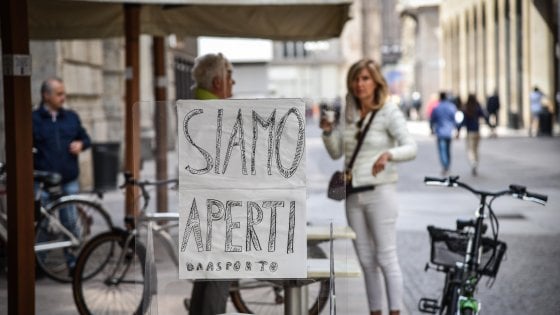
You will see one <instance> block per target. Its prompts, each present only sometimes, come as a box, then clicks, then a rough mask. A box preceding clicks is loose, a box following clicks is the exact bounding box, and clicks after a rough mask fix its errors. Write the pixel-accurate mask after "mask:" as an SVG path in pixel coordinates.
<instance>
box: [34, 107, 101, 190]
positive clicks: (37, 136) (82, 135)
mask: <svg viewBox="0 0 560 315" xmlns="http://www.w3.org/2000/svg"><path fill="white" fill-rule="evenodd" d="M74 140H80V141H82V143H83V148H82V149H83V150H85V149H87V148H89V147H90V145H91V141H90V138H89V136H88V134H87V132H86V130H85V129H84V127H83V126H82V123H81V121H80V118H79V117H78V115H77V114H76V113H75V112H74V111H72V110H68V109H61V110H59V111H58V114H57V116H56V119H53V117H52V116H51V114H50V113H49V111H48V110H47V109H46V108H45V106H44V105H43V104H41V105H40V106H39V108H38V109H36V110H34V111H33V147H34V148H35V149H36V152H35V154H34V155H33V157H34V159H33V161H34V168H35V169H36V170H41V171H50V172H57V173H60V175H62V183H67V182H70V181H72V180H74V179H76V178H78V175H79V173H80V170H79V166H78V156H77V155H74V154H72V153H70V143H71V142H72V141H74Z"/></svg>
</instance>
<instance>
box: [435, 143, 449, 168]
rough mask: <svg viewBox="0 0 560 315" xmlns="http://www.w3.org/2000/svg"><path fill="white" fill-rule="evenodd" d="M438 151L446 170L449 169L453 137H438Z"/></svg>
mask: <svg viewBox="0 0 560 315" xmlns="http://www.w3.org/2000/svg"><path fill="white" fill-rule="evenodd" d="M437 144H438V152H439V161H440V162H441V166H442V167H443V170H444V171H446V172H447V171H449V165H450V164H451V139H446V138H438V139H437Z"/></svg>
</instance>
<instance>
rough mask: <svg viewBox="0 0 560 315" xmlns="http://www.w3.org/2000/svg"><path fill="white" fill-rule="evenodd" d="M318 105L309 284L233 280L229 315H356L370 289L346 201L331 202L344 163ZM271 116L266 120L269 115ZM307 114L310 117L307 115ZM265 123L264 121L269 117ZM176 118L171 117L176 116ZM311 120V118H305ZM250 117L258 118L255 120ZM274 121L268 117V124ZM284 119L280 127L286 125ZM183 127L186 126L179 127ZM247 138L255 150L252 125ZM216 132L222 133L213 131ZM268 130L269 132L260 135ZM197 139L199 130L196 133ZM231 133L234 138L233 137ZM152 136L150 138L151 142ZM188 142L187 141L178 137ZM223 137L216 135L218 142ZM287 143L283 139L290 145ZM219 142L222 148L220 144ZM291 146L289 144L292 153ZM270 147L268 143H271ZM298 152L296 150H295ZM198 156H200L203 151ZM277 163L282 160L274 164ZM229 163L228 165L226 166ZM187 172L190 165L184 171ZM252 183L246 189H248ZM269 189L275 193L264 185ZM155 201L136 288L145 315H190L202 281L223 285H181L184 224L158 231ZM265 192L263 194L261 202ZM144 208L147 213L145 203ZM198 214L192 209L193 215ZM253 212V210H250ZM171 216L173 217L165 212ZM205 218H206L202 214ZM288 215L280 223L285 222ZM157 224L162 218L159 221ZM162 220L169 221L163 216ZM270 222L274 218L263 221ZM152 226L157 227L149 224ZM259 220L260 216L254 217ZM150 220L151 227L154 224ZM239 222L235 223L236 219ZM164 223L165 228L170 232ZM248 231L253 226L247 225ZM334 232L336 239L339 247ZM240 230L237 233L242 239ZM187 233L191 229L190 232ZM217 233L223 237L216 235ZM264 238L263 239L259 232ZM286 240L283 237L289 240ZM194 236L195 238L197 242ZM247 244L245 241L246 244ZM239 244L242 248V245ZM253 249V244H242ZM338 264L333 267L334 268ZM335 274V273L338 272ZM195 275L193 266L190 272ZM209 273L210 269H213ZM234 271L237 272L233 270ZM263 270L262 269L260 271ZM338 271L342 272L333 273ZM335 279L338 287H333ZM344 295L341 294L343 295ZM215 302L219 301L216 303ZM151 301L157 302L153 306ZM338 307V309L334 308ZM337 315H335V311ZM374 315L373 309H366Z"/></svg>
mask: <svg viewBox="0 0 560 315" xmlns="http://www.w3.org/2000/svg"><path fill="white" fill-rule="evenodd" d="M161 104H162V103H161V102H155V103H153V106H162V105H161ZM166 104H167V108H168V110H171V111H172V113H173V115H175V110H174V109H172V108H173V106H172V105H171V104H170V102H168V103H166ZM313 106H316V107H317V108H318V105H314V104H311V103H309V102H307V103H306V107H307V108H306V111H305V112H306V114H304V116H305V147H304V148H305V160H306V163H305V181H306V186H305V188H304V190H303V191H304V193H305V195H306V198H305V199H306V217H305V219H304V221H305V223H304V224H305V226H306V228H305V234H306V241H305V243H306V245H305V246H306V247H307V249H306V256H307V263H306V265H307V266H306V269H307V276H306V277H304V278H280V279H278V278H277V279H267V278H246V277H245V278H232V279H228V281H229V284H230V285H229V296H228V301H227V305H226V310H225V312H226V313H255V314H286V313H285V312H287V314H335V310H336V312H339V313H340V314H350V313H351V312H349V311H350V310H351V309H353V307H354V306H353V305H352V304H353V303H354V304H355V301H353V298H352V295H350V294H349V292H352V291H353V288H355V287H356V286H363V280H362V278H361V272H360V268H359V266H358V263H357V259H356V257H355V254H354V250H353V248H352V243H351V239H352V238H353V237H354V233H353V231H352V230H351V229H350V228H348V226H347V225H348V224H347V222H346V217H345V210H344V201H334V200H330V199H328V198H327V185H328V182H329V178H330V176H331V175H332V173H333V172H334V171H336V170H342V168H343V159H342V158H341V159H338V160H332V159H331V158H330V157H329V155H328V153H327V151H326V150H325V146H324V144H323V140H322V139H321V130H320V129H319V127H318V126H319V119H318V116H315V117H314V116H313V115H312V114H311V113H312V108H313ZM146 107H147V105H146V104H142V109H144V108H146ZM263 113H264V112H263ZM302 114H303V113H302ZM262 115H264V114H262ZM170 116H171V114H170ZM302 116H303V115H302ZM249 117H250V116H249ZM264 118H266V117H264ZM280 118H281V116H279V117H278V119H277V120H276V124H278V123H279V120H280ZM174 119H176V121H174V122H170V126H173V127H169V128H168V129H171V128H176V127H175V126H177V125H178V126H179V128H180V129H182V128H183V119H180V118H174ZM177 121H179V124H177ZM232 126H234V122H226V121H223V125H222V127H223V130H224V134H223V140H222V145H223V148H222V154H224V155H225V154H226V152H227V147H228V141H229V139H230V136H231V133H227V132H226V130H227V129H230V130H231V129H232ZM244 127H245V129H244V131H245V136H246V137H247V140H246V145H247V147H250V146H251V134H252V132H253V130H252V128H253V126H252V123H251V121H247V122H246V123H245V124H244ZM213 128H216V125H214V126H213ZM259 128H261V127H259ZM191 131H192V134H194V132H195V130H191ZM169 132H170V133H172V135H173V137H172V136H171V134H170V135H169V138H174V139H173V141H174V142H173V144H171V143H168V147H169V148H170V150H169V152H168V154H167V164H168V165H167V166H168V178H177V175H178V172H181V170H184V169H185V166H184V165H182V164H181V163H180V162H179V161H178V156H179V154H178V152H177V145H176V144H177V141H185V138H184V134H183V133H181V132H177V129H175V130H173V131H169ZM228 132H229V131H228ZM259 132H261V135H263V138H264V139H265V140H266V139H267V138H266V137H265V136H268V134H267V129H265V128H261V129H260V130H259ZM148 133H149V132H148V131H146V130H144V134H148ZM181 136H183V139H177V137H181ZM214 137H215V135H214ZM285 140H286V139H281V140H280V141H281V143H282V144H284V142H282V141H285ZM214 141H215V140H214ZM288 142H289V141H286V142H285V143H286V145H288ZM263 143H264V144H266V143H267V142H263ZM291 145H293V146H294V147H295V143H291ZM202 146H203V147H204V148H210V149H209V150H208V151H209V152H211V153H212V154H215V144H210V143H203V145H202ZM238 148H239V147H234V149H233V155H237V156H239V155H240V150H239V149H238ZM247 151H248V152H247V156H248V161H247V165H248V171H249V173H250V172H251V169H250V165H251V164H250V150H249V149H247ZM197 152H198V151H197ZM273 157H274V156H273ZM231 161H232V162H231V164H230V166H229V167H230V168H232V169H234V168H236V167H239V164H235V163H237V162H236V161H235V158H232V160H231ZM282 161H283V163H284V164H283V165H286V166H288V165H289V163H288V162H289V161H288V162H286V161H287V160H282ZM223 163H224V160H223V158H222V161H221V164H222V166H223ZM259 163H261V162H256V167H257V168H258V167H266V160H265V161H264V162H262V164H259ZM275 163H276V162H275V161H274V159H273V160H272V166H273V167H276V166H275V165H276V164H275ZM183 164H184V163H183ZM155 169H156V161H155V159H154V160H143V163H142V170H141V174H142V178H141V180H150V181H152V180H155ZM243 185H247V183H243V182H241V183H240V186H243ZM263 185H265V186H266V185H267V183H266V182H264V181H263ZM148 192H149V195H150V197H151V200H150V205H149V206H148V208H147V210H148V211H146V214H145V215H144V218H142V216H140V217H139V219H138V220H137V221H136V227H137V235H136V244H135V246H136V252H137V253H145V254H140V255H139V257H140V258H139V259H140V260H143V261H142V263H143V265H142V267H141V268H140V271H141V272H142V273H143V277H142V279H143V282H141V283H136V287H137V288H136V290H135V292H136V293H137V294H140V296H142V297H141V299H142V300H143V301H144V304H143V306H141V307H143V311H144V312H145V314H174V313H185V311H186V309H187V308H188V307H190V306H191V302H192V301H191V297H192V295H191V294H192V290H193V285H194V282H195V281H199V282H201V283H207V284H210V283H215V282H216V280H202V279H198V280H194V281H193V280H192V279H179V273H178V270H179V269H178V268H179V267H180V265H179V260H178V257H177V256H178V253H179V249H180V247H179V245H180V243H179V241H180V240H179V229H178V228H177V216H176V215H175V217H173V218H172V214H169V215H168V216H167V217H166V218H167V220H165V221H164V222H161V221H162V220H158V221H160V223H156V222H155V221H156V219H155V218H154V213H156V214H157V213H158V211H157V207H156V202H155V201H156V200H155V199H156V197H155V196H156V188H155V187H149V188H148ZM257 193H258V192H255V194H257ZM138 208H139V209H141V208H142V203H141V202H139V204H138ZM167 209H168V210H169V213H175V214H176V213H177V212H178V209H179V204H178V194H177V190H173V189H169V190H168V208H167ZM189 209H190V208H189ZM198 209H199V210H201V211H200V213H199V214H201V213H202V212H206V210H207V209H206V205H205V204H201V205H200V206H199V207H198ZM243 209H244V211H246V208H243ZM164 213H167V212H164ZM201 215H202V214H201ZM280 215H281V214H279V215H278V216H279V217H280ZM156 216H157V215H156ZM160 216H165V215H164V214H160ZM263 217H265V219H264V220H270V217H268V218H266V214H264V215H263ZM147 218H151V219H147ZM254 218H255V219H256V215H255V216H254ZM148 220H149V221H148ZM234 221H235V219H234ZM201 222H202V223H204V224H202V223H201V232H202V236H203V239H204V238H206V236H207V234H206V233H207V228H206V221H205V219H204V220H201ZM162 223H164V224H163V225H162ZM243 224H244V225H245V226H246V223H243ZM331 225H332V238H333V242H331V241H330V240H331ZM245 226H244V228H242V229H239V230H237V231H235V229H234V232H236V233H238V234H243V239H244V237H245V233H240V232H239V231H240V230H246V228H245ZM183 228H184V227H183ZM214 232H215V233H219V232H217V231H214ZM257 233H258V231H257ZM285 236H286V235H280V234H279V237H285ZM193 237H194V236H193V235H191V238H193ZM239 239H241V238H239ZM239 239H235V238H234V242H233V243H234V244H236V242H238V241H239ZM242 244H243V247H245V245H246V244H245V243H242ZM260 244H261V247H263V249H264V250H267V248H268V234H267V235H266V237H264V236H263V237H262V238H261V240H260ZM331 258H332V261H331ZM331 266H332V268H331ZM183 267H184V268H187V265H185V266H183ZM205 267H207V266H205ZM232 268H233V264H232ZM259 268H260V267H259ZM332 269H333V270H334V272H332ZM331 278H332V279H333V281H331ZM335 289H336V290H335ZM209 300H210V302H211V301H214V300H215V297H211V298H210V299H209ZM146 301H149V302H146ZM331 302H332V304H331ZM331 308H332V311H331ZM363 309H367V306H363Z"/></svg>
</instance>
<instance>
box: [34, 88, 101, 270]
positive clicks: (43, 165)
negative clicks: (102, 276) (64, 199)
mask: <svg viewBox="0 0 560 315" xmlns="http://www.w3.org/2000/svg"><path fill="white" fill-rule="evenodd" d="M65 102H66V91H65V88H64V83H63V82H62V80H61V79H60V78H55V77H53V78H49V79H47V80H45V81H43V83H42V84H41V103H40V104H39V107H38V108H37V109H36V110H34V111H33V114H32V119H33V147H34V149H35V154H34V155H33V163H34V168H35V170H39V171H47V172H56V173H58V174H60V175H61V176H62V181H61V189H62V193H63V194H64V195H71V194H76V193H78V192H79V191H80V184H79V182H78V176H79V174H80V167H79V163H78V155H79V154H80V153H81V152H83V151H84V150H86V149H88V148H89V147H90V145H91V140H90V138H89V135H88V134H87V132H86V130H85V129H84V127H83V126H82V122H81V121H80V117H79V116H78V114H76V112H74V111H72V110H70V109H66V108H64V103H65ZM34 185H35V190H37V189H38V185H39V183H37V182H36V183H35V184H34ZM55 197H56V196H51V195H49V193H48V192H45V191H44V192H43V196H41V198H42V199H43V200H44V201H48V200H50V199H51V198H55ZM59 215H60V222H61V223H62V224H63V225H64V226H65V227H66V228H67V229H68V230H69V231H71V232H72V233H73V234H74V235H76V236H78V235H79V233H80V231H79V227H78V226H77V224H76V222H77V220H78V217H77V211H76V208H75V207H72V206H70V207H66V208H63V209H61V210H60V212H59ZM64 256H65V258H66V264H67V267H68V269H69V270H72V269H73V268H74V265H75V264H76V257H75V254H74V253H73V252H72V251H71V250H70V249H64ZM39 259H41V255H39Z"/></svg>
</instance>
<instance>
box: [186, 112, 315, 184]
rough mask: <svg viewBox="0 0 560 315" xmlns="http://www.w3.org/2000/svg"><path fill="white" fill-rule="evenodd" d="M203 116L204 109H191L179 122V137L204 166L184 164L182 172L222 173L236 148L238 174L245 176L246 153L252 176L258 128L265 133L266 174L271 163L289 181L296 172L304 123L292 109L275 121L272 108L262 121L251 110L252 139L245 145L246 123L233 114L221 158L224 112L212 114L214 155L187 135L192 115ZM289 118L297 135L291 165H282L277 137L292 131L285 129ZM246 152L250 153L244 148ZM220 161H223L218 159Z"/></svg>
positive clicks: (302, 140) (300, 157) (302, 145)
mask: <svg viewBox="0 0 560 315" xmlns="http://www.w3.org/2000/svg"><path fill="white" fill-rule="evenodd" d="M198 115H204V109H202V108H195V109H192V110H191V111H189V112H188V113H187V114H186V115H185V117H184V119H183V134H184V136H185V138H186V140H187V142H188V143H189V144H190V145H192V146H193V147H194V148H196V150H198V151H199V152H200V154H201V155H202V157H203V158H204V160H205V162H206V164H205V165H204V167H202V168H194V167H192V166H191V165H187V166H186V167H185V169H186V170H187V171H188V172H189V173H191V174H193V175H204V174H207V173H209V172H211V171H212V170H213V171H214V173H215V174H225V172H226V170H227V168H228V164H229V162H230V159H231V155H232V152H233V149H234V148H235V147H239V150H240V153H241V173H242V174H243V175H248V174H249V168H248V165H247V160H248V155H249V154H250V172H251V175H256V173H257V170H256V167H255V164H256V163H255V156H256V151H257V140H258V137H259V129H264V130H265V131H268V135H267V142H268V145H267V155H266V156H267V161H266V167H267V170H266V173H267V174H268V175H272V168H273V160H275V161H274V162H275V163H274V164H275V166H276V169H277V170H278V172H279V173H280V174H281V175H282V176H283V177H285V178H290V177H291V176H292V175H293V174H294V173H295V172H296V170H297V169H298V166H299V164H300V162H301V159H302V156H303V153H304V145H305V120H304V118H303V116H302V114H301V113H300V111H299V110H298V109H297V108H295V107H292V108H290V109H289V110H288V111H287V112H286V113H285V114H284V115H282V117H280V119H279V120H278V118H279V117H277V116H279V114H278V113H277V110H276V109H274V110H273V111H272V112H271V113H270V115H269V116H268V117H266V118H264V117H262V116H261V115H259V114H258V113H257V112H256V111H254V110H253V111H251V119H250V120H251V121H250V123H251V125H250V128H251V130H252V138H251V144H246V143H245V133H246V132H247V130H246V129H247V128H248V126H247V123H249V122H247V121H244V118H243V113H242V110H241V109H239V110H238V111H237V116H236V118H235V123H234V125H233V127H232V130H231V133H230V134H231V135H230V138H229V140H228V144H227V148H226V152H225V155H224V156H222V153H221V151H222V132H223V120H224V118H223V116H224V110H223V109H218V110H217V113H216V146H215V154H214V155H212V154H210V153H209V151H208V150H207V148H203V147H202V145H201V144H200V143H195V141H194V139H193V137H192V135H191V133H190V132H189V123H190V122H191V120H192V119H196V116H198ZM290 116H293V117H294V118H295V119H297V124H298V128H297V130H295V128H294V129H293V131H296V132H297V143H296V146H295V149H294V150H293V152H292V153H293V159H292V163H291V164H290V165H289V166H284V165H283V164H282V160H281V154H280V152H281V141H280V140H281V138H282V136H283V134H284V133H285V132H292V129H290V128H286V125H287V122H288V119H289V118H290ZM248 148H249V149H250V152H248V151H247V149H248ZM222 158H223V162H221V159H222Z"/></svg>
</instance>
